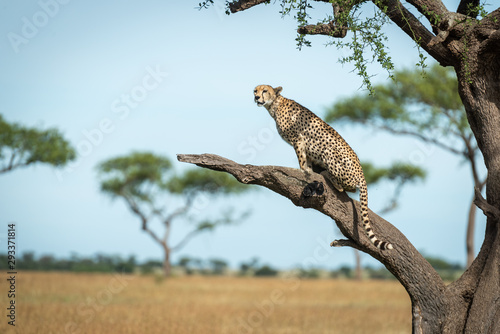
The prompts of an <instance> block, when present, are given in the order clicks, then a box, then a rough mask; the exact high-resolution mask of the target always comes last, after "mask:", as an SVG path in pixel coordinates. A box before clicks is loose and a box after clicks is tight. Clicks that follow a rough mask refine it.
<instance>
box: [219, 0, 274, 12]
mask: <svg viewBox="0 0 500 334" xmlns="http://www.w3.org/2000/svg"><path fill="white" fill-rule="evenodd" d="M261 3H269V0H239V1H233V2H231V3H229V10H230V11H231V13H233V14H234V13H237V12H241V11H244V10H245V9H248V8H252V7H254V6H257V5H260V4H261Z"/></svg>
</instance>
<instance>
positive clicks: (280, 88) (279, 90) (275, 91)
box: [273, 86, 283, 95]
mask: <svg viewBox="0 0 500 334" xmlns="http://www.w3.org/2000/svg"><path fill="white" fill-rule="evenodd" d="M273 89H274V93H275V94H276V95H279V94H280V93H281V91H282V90H283V87H281V86H279V87H276V88H273Z"/></svg>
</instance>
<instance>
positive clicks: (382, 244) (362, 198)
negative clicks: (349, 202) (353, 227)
mask: <svg viewBox="0 0 500 334" xmlns="http://www.w3.org/2000/svg"><path fill="white" fill-rule="evenodd" d="M359 202H360V204H361V214H362V216H363V227H364V228H365V232H366V235H367V236H368V238H369V239H370V241H371V242H372V243H373V244H374V245H375V247H377V248H379V249H381V250H386V249H392V248H393V247H392V245H391V244H390V243H388V242H386V241H380V240H379V239H378V238H377V237H376V236H375V233H373V229H372V226H371V224H370V218H368V190H367V187H366V181H365V180H363V183H362V184H361V185H360V187H359Z"/></svg>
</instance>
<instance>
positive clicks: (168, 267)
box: [162, 245, 172, 277]
mask: <svg viewBox="0 0 500 334" xmlns="http://www.w3.org/2000/svg"><path fill="white" fill-rule="evenodd" d="M162 246H163V251H164V258H163V276H165V277H169V276H170V274H171V273H172V264H171V263H170V248H168V246H167V245H162Z"/></svg>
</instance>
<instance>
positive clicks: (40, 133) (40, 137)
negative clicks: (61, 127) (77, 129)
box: [0, 115, 76, 174]
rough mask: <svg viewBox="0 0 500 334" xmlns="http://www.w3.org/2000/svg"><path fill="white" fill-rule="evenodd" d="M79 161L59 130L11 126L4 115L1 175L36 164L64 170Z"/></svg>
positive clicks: (0, 127) (0, 139)
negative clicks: (76, 160)
mask: <svg viewBox="0 0 500 334" xmlns="http://www.w3.org/2000/svg"><path fill="white" fill-rule="evenodd" d="M75 157H76V154H75V150H74V149H73V148H72V147H71V145H70V144H69V142H68V141H67V140H66V139H64V137H63V135H62V134H61V133H60V132H59V131H58V130H57V129H48V130H40V129H36V128H29V127H25V126H22V125H20V124H17V123H8V122H6V121H5V120H4V119H3V117H2V115H0V174H1V173H6V172H9V171H11V170H13V169H16V168H20V167H25V166H30V165H33V164H36V163H44V164H48V165H52V166H55V167H60V166H64V165H65V164H66V163H68V162H69V161H71V160H74V159H75Z"/></svg>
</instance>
